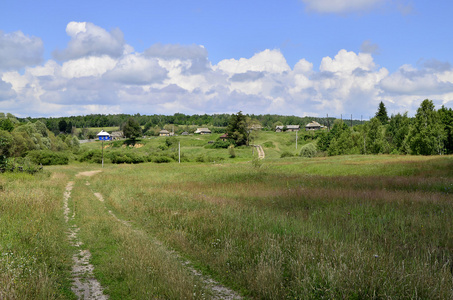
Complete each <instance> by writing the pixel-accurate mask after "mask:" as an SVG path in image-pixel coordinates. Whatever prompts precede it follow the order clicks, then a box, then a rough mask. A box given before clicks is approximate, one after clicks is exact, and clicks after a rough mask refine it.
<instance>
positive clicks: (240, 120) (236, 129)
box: [226, 112, 248, 146]
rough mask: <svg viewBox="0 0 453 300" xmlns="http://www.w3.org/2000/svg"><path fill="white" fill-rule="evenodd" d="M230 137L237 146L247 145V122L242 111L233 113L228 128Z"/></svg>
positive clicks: (227, 131)
mask: <svg viewBox="0 0 453 300" xmlns="http://www.w3.org/2000/svg"><path fill="white" fill-rule="evenodd" d="M226 133H227V135H228V139H229V140H230V141H231V142H233V143H234V144H236V145H237V146H241V145H247V144H248V140H247V136H248V135H247V122H246V116H244V115H243V114H242V112H238V113H237V114H232V115H231V117H230V122H229V123H228V127H227V129H226Z"/></svg>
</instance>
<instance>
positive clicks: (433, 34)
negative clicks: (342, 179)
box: [0, 0, 453, 119]
mask: <svg viewBox="0 0 453 300" xmlns="http://www.w3.org/2000/svg"><path fill="white" fill-rule="evenodd" d="M452 13H453V2H451V1H449V0H436V1H427V0H282V1H276V0H261V1H251V0H193V1H185V0H148V1H147V0H129V1H117V0H108V1H107V0H90V1H88V0H79V1H51V0H40V1H36V0H33V1H32V0H14V1H13V0H2V1H0V112H10V113H12V114H14V115H16V116H20V117H27V116H31V117H40V116H44V117H49V116H70V115H86V114H92V113H101V114H116V113H129V114H135V113H140V114H171V115H172V114H174V113H176V112H181V113H185V114H204V113H207V114H213V113H236V112H238V111H242V112H244V113H254V114H268V113H269V114H281V115H297V116H325V115H326V114H329V116H336V117H340V116H341V115H343V117H345V116H347V117H348V118H349V117H350V115H351V114H352V115H353V118H355V119H360V118H361V117H363V118H364V119H368V118H369V117H372V116H374V114H375V113H376V110H377V107H378V104H379V102H380V101H383V102H384V104H385V105H386V107H387V110H388V112H389V114H396V113H399V112H400V113H404V112H406V111H407V112H408V113H409V115H411V116H412V115H414V114H415V112H416V110H417V108H418V107H419V105H420V102H421V101H422V100H423V99H426V98H428V99H431V100H433V101H434V103H435V104H436V107H437V108H440V107H441V105H445V106H446V107H453V68H452V65H451V64H452V63H453V29H452V28H453V17H452Z"/></svg>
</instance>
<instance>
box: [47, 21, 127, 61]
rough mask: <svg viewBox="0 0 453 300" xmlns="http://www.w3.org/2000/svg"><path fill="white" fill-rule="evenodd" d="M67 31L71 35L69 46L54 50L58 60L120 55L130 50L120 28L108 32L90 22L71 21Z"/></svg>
mask: <svg viewBox="0 0 453 300" xmlns="http://www.w3.org/2000/svg"><path fill="white" fill-rule="evenodd" d="M66 33H67V34H68V35H69V36H70V37H71V40H70V41H69V43H68V46H67V48H66V49H64V50H55V51H54V52H53V56H54V57H55V58H56V59H58V60H70V59H78V58H82V57H85V56H103V55H108V56H111V57H120V56H121V55H122V54H123V53H124V52H125V51H130V49H129V47H128V46H127V45H126V44H125V42H124V37H123V33H122V32H121V30H119V29H113V30H112V31H110V32H107V31H106V30H105V29H103V28H101V27H99V26H96V25H94V24H92V23H89V22H70V23H69V24H68V25H67V26H66Z"/></svg>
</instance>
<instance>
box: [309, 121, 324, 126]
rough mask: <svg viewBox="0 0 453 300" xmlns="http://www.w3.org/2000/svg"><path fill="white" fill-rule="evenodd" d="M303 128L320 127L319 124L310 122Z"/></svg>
mask: <svg viewBox="0 0 453 300" xmlns="http://www.w3.org/2000/svg"><path fill="white" fill-rule="evenodd" d="M305 127H321V124H319V123H318V122H316V121H311V123H308V124H307V125H305Z"/></svg>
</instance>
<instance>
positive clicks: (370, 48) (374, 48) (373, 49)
mask: <svg viewBox="0 0 453 300" xmlns="http://www.w3.org/2000/svg"><path fill="white" fill-rule="evenodd" d="M360 52H362V53H370V54H379V52H380V49H379V45H378V44H373V43H372V42H371V41H370V40H366V41H364V42H363V43H362V45H361V46H360Z"/></svg>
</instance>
